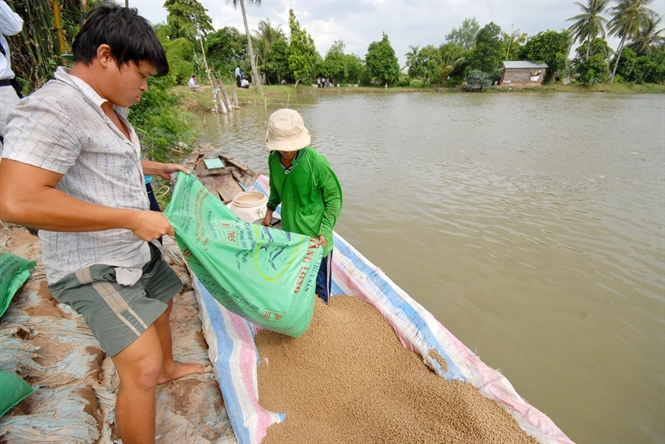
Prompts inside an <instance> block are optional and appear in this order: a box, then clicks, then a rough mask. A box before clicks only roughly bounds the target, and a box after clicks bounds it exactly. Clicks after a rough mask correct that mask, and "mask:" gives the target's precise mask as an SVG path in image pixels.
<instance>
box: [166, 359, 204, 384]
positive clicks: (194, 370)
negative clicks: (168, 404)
mask: <svg viewBox="0 0 665 444" xmlns="http://www.w3.org/2000/svg"><path fill="white" fill-rule="evenodd" d="M174 363H175V365H173V366H171V367H170V368H164V367H163V368H162V372H161V373H160V375H159V380H158V381H157V384H166V383H167V382H170V381H173V380H174V379H178V378H182V377H184V376H189V375H202V374H203V373H205V372H204V371H203V366H202V365H201V364H195V363H193V362H175V361H174Z"/></svg>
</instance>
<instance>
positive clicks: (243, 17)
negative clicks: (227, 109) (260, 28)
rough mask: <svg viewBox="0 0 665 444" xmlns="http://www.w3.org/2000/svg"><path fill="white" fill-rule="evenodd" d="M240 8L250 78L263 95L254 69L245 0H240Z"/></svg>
mask: <svg viewBox="0 0 665 444" xmlns="http://www.w3.org/2000/svg"><path fill="white" fill-rule="evenodd" d="M240 8H241V9H242V20H243V22H245V33H246V34H247V48H248V50H249V62H250V63H251V64H252V78H253V80H254V87H255V88H256V90H257V91H258V92H259V94H261V95H263V89H261V78H260V77H259V72H258V71H257V69H256V61H255V60H254V49H253V48H252V35H251V34H250V33H249V26H248V25H247V13H245V0H240Z"/></svg>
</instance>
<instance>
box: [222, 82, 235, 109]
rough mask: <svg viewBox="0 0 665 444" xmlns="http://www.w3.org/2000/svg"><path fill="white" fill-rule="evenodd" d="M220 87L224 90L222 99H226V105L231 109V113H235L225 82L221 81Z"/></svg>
mask: <svg viewBox="0 0 665 444" xmlns="http://www.w3.org/2000/svg"><path fill="white" fill-rule="evenodd" d="M219 87H220V88H221V89H222V97H223V98H224V104H225V105H226V107H227V108H228V109H229V111H233V107H232V106H231V99H230V98H229V93H228V92H227V91H226V86H224V81H223V80H220V81H219Z"/></svg>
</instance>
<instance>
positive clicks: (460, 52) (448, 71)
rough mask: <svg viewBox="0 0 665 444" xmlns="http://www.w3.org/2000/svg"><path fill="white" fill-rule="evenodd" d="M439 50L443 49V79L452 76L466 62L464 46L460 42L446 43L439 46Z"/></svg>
mask: <svg viewBox="0 0 665 444" xmlns="http://www.w3.org/2000/svg"><path fill="white" fill-rule="evenodd" d="M439 51H441V66H442V70H441V78H442V80H444V79H446V78H447V77H448V76H452V75H453V73H454V72H455V70H456V69H458V68H461V66H462V64H464V63H466V57H465V56H464V52H465V51H464V48H462V45H460V44H459V43H444V44H443V45H441V46H439Z"/></svg>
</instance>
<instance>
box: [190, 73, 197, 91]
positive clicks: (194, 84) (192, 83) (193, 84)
mask: <svg viewBox="0 0 665 444" xmlns="http://www.w3.org/2000/svg"><path fill="white" fill-rule="evenodd" d="M187 84H188V85H189V89H191V90H192V91H198V90H199V80H198V79H197V78H196V76H192V77H191V78H190V79H189V82H187Z"/></svg>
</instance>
